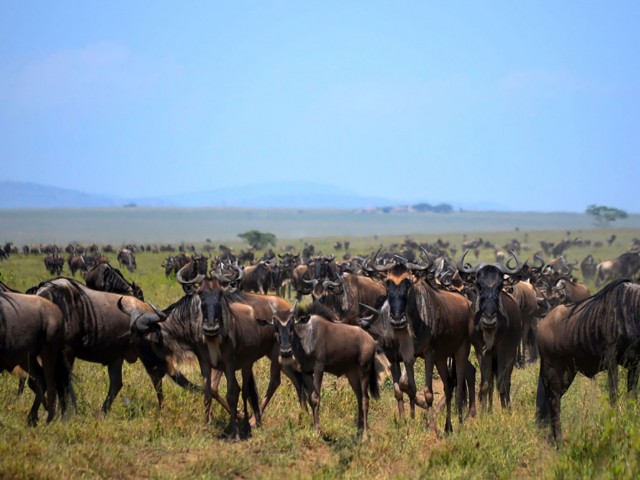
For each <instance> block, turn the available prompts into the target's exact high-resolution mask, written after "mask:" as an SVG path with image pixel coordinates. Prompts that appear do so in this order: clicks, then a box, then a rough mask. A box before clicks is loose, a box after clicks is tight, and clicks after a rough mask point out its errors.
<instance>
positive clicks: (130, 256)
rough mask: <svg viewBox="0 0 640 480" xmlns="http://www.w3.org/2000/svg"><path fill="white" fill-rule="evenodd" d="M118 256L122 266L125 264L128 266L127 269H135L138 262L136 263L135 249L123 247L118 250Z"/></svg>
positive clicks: (132, 270) (131, 270)
mask: <svg viewBox="0 0 640 480" xmlns="http://www.w3.org/2000/svg"><path fill="white" fill-rule="evenodd" d="M117 258H118V263H119V264H120V267H122V266H123V265H124V266H125V267H127V270H129V271H130V272H134V271H135V269H136V267H137V264H136V256H135V254H134V253H133V250H131V249H129V248H122V249H120V251H119V252H118V257H117Z"/></svg>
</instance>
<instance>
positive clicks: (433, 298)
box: [407, 281, 442, 335]
mask: <svg viewBox="0 0 640 480" xmlns="http://www.w3.org/2000/svg"><path fill="white" fill-rule="evenodd" d="M411 296H414V298H415V302H412V301H411ZM409 299H410V301H409V302H408V303H407V313H409V315H410V316H412V317H414V318H415V317H416V313H417V314H418V316H419V318H421V319H422V321H423V322H424V323H425V324H426V325H428V326H429V327H430V328H431V331H432V334H436V335H437V334H439V333H440V332H439V331H438V327H439V326H440V324H441V323H442V322H440V321H439V320H440V316H441V307H440V301H439V299H438V297H437V289H435V288H433V286H431V284H427V282H426V281H418V282H416V283H415V284H414V285H413V288H412V289H411V291H410V293H409ZM413 306H415V309H416V310H415V311H413V308H412V307H413Z"/></svg>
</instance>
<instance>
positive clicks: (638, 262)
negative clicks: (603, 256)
mask: <svg viewBox="0 0 640 480" xmlns="http://www.w3.org/2000/svg"><path fill="white" fill-rule="evenodd" d="M638 270H640V253H639V252H625V253H623V254H622V255H620V256H618V257H617V258H615V259H613V260H606V261H604V262H600V263H599V264H598V265H597V266H596V275H595V277H596V286H600V285H601V284H602V283H603V282H608V281H611V280H615V279H617V278H620V277H628V278H632V277H633V276H635V274H636V273H637V272H638Z"/></svg>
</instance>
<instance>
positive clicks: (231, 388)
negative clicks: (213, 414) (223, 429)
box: [224, 362, 240, 440]
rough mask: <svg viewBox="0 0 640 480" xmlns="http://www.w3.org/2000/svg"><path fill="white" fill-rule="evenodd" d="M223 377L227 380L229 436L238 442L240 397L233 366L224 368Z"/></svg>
mask: <svg viewBox="0 0 640 480" xmlns="http://www.w3.org/2000/svg"><path fill="white" fill-rule="evenodd" d="M229 363H230V362H229ZM224 376H225V378H226V379H227V405H229V409H230V410H231V415H230V417H231V418H230V423H229V430H230V433H229V435H230V436H231V438H233V439H234V440H240V430H239V429H238V397H239V396H240V385H238V380H236V375H235V369H234V368H233V366H226V367H225V371H224Z"/></svg>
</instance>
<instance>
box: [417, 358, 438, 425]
mask: <svg viewBox="0 0 640 480" xmlns="http://www.w3.org/2000/svg"><path fill="white" fill-rule="evenodd" d="M434 355H435V353H434V351H433V349H429V351H428V352H427V354H426V356H425V358H424V408H425V409H426V410H427V424H428V426H429V428H431V429H433V430H434V431H435V429H436V422H435V412H434V411H433V368H434V360H433V358H434ZM439 371H440V370H438V372H439ZM417 401H418V400H417ZM419 403H420V402H419V401H418V404H419Z"/></svg>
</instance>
